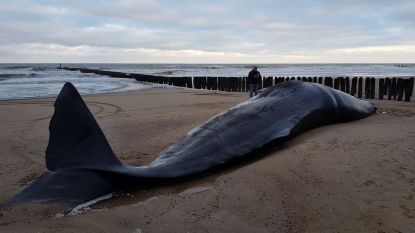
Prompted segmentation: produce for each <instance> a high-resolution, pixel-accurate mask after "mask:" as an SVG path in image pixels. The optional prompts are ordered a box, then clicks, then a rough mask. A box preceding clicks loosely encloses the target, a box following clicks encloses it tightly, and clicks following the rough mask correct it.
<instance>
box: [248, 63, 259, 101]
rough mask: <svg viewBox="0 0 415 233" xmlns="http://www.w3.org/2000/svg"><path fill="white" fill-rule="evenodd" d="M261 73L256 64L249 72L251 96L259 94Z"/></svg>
mask: <svg viewBox="0 0 415 233" xmlns="http://www.w3.org/2000/svg"><path fill="white" fill-rule="evenodd" d="M261 79H262V77H261V74H260V73H259V71H258V67H256V66H254V68H252V70H251V71H249V74H248V83H249V96H250V97H252V96H253V94H254V93H255V95H257V94H258V89H259V85H260V84H261Z"/></svg>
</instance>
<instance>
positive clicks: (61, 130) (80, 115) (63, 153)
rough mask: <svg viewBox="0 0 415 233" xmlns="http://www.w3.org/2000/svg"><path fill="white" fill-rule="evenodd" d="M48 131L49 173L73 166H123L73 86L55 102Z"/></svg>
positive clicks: (62, 92)
mask: <svg viewBox="0 0 415 233" xmlns="http://www.w3.org/2000/svg"><path fill="white" fill-rule="evenodd" d="M49 132H50V137H49V144H48V146H47V149H46V166H47V168H48V170H50V171H56V170H58V169H63V168H74V167H76V168H79V167H88V168H101V167H105V168H107V167H108V166H114V165H120V164H121V162H120V161H119V160H118V159H117V158H116V156H115V154H114V152H113V151H112V149H111V147H110V145H109V144H108V142H107V139H106V138H105V136H104V134H103V133H102V130H101V128H100V127H99V125H98V123H97V122H96V120H95V118H94V116H93V115H92V113H91V112H90V111H89V109H88V107H87V106H86V104H85V103H84V101H83V100H82V98H81V96H80V95H79V93H78V91H77V90H76V88H75V87H74V86H73V85H72V84H71V83H66V84H65V85H64V86H63V88H62V90H61V92H60V94H59V96H58V97H57V99H56V102H55V113H54V114H53V117H52V119H51V121H50V125H49Z"/></svg>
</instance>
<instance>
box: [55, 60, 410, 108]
mask: <svg viewBox="0 0 415 233" xmlns="http://www.w3.org/2000/svg"><path fill="white" fill-rule="evenodd" d="M58 68H59V69H65V70H70V71H80V72H81V73H94V74H99V75H107V76H110V77H116V78H130V79H131V78H133V79H136V80H137V81H140V82H149V83H158V84H166V85H171V86H177V87H187V88H195V89H205V90H219V91H227V92H247V91H249V85H248V83H247V78H246V77H205V76H196V77H166V76H154V75H143V74H134V73H124V72H116V71H104V70H97V69H88V68H70V67H63V68H60V67H58ZM291 80H299V81H303V82H313V83H319V84H324V85H326V86H329V87H332V88H334V89H337V90H340V91H342V92H345V93H348V94H350V95H353V96H356V97H358V98H367V99H374V98H375V97H376V96H377V97H378V98H379V99H385V98H387V99H388V100H398V101H402V100H405V101H411V97H412V96H413V92H414V78H413V77H410V78H374V77H336V78H332V77H263V78H262V80H261V83H260V87H261V88H265V87H270V86H273V85H276V84H278V83H281V82H288V81H291Z"/></svg>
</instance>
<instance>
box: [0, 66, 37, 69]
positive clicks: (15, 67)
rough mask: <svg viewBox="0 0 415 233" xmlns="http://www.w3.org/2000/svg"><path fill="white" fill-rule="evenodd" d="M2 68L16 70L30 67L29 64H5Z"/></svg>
mask: <svg viewBox="0 0 415 233" xmlns="http://www.w3.org/2000/svg"><path fill="white" fill-rule="evenodd" d="M3 68H4V69H9V70H18V69H28V68H31V66H27V65H22V66H5V67H3Z"/></svg>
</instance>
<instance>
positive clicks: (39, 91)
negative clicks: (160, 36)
mask: <svg viewBox="0 0 415 233" xmlns="http://www.w3.org/2000/svg"><path fill="white" fill-rule="evenodd" d="M59 65H60V64H21V63H20V64H0V99H24V98H34V97H53V96H56V95H57V94H58V93H59V91H60V89H61V88H62V86H63V84H64V83H65V82H72V83H73V84H74V85H75V86H76V88H77V89H78V90H79V92H80V93H81V94H95V93H106V92H116V91H125V90H134V89H143V88H151V87H153V86H152V85H150V84H143V83H139V82H137V81H135V80H134V79H121V78H112V77H107V76H101V75H96V74H87V73H80V72H79V71H67V70H62V69H57V68H56V67H57V66H59ZM253 65H256V66H258V70H259V71H260V72H261V74H262V75H263V76H284V77H287V76H289V77H297V76H317V77H327V76H330V77H338V76H342V77H346V76H348V77H354V76H363V77H368V76H370V77H414V76H415V64H404V65H403V66H402V65H401V64H93V63H90V64H62V66H68V67H87V68H91V69H102V70H111V71H119V72H126V73H139V74H150V75H162V76H222V77H231V76H232V77H235V76H236V77H237V76H247V74H248V72H249V71H250V70H251V69H252V66H253Z"/></svg>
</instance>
